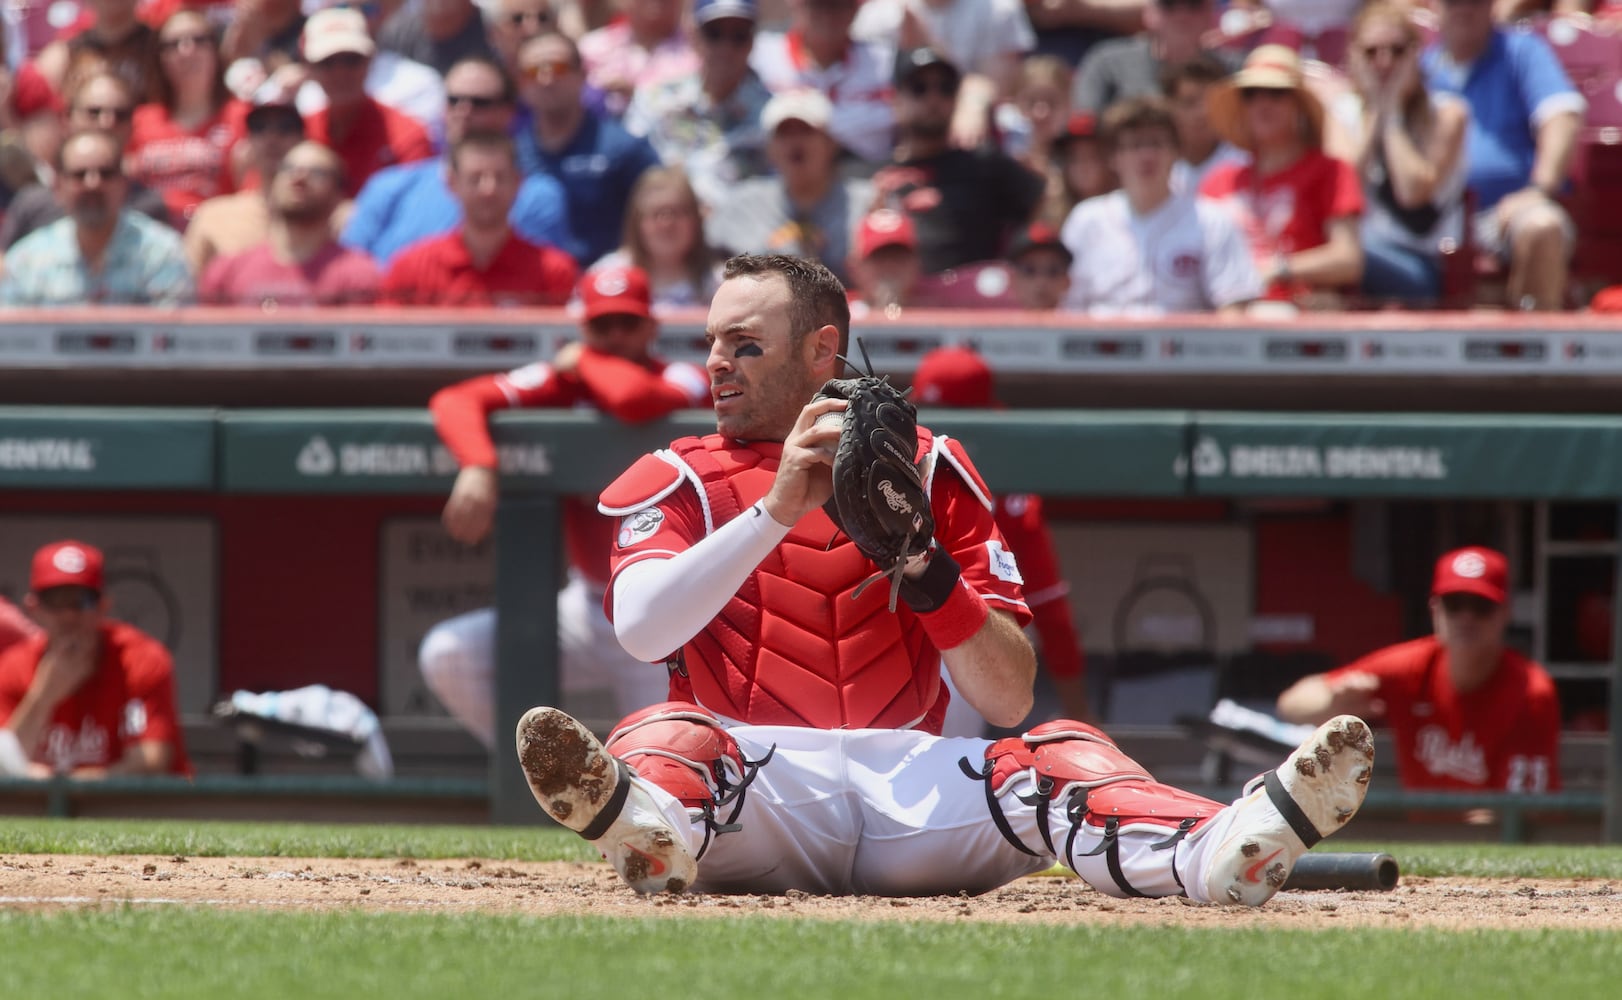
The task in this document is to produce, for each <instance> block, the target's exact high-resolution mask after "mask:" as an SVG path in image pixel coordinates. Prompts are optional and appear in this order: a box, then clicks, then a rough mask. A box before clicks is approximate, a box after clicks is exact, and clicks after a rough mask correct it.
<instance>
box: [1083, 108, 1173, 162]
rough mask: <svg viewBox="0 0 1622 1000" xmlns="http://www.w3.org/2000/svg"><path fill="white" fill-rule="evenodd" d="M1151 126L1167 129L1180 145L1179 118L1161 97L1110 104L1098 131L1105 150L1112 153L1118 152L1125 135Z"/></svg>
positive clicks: (1151, 127) (1168, 136)
mask: <svg viewBox="0 0 1622 1000" xmlns="http://www.w3.org/2000/svg"><path fill="white" fill-rule="evenodd" d="M1151 129H1159V130H1161V131H1163V132H1165V133H1166V137H1167V138H1168V139H1170V140H1171V144H1172V146H1173V147H1175V146H1176V145H1177V119H1176V118H1174V117H1172V113H1171V106H1170V105H1169V104H1167V103H1166V102H1165V101H1164V100H1163V99H1161V98H1159V97H1129V98H1127V99H1126V100H1124V101H1117V102H1116V103H1114V104H1112V105H1110V106H1109V110H1107V111H1105V112H1104V117H1103V120H1102V121H1100V122H1099V126H1098V134H1099V137H1100V138H1101V139H1102V140H1103V144H1104V152H1105V153H1106V154H1109V153H1114V152H1115V147H1116V145H1117V144H1118V143H1120V141H1121V136H1122V135H1123V134H1125V133H1127V132H1138V131H1148V130H1151Z"/></svg>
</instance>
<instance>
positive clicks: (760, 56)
mask: <svg viewBox="0 0 1622 1000" xmlns="http://www.w3.org/2000/svg"><path fill="white" fill-rule="evenodd" d="M857 2H858V0H791V4H792V7H791V9H792V11H793V18H792V20H791V21H790V25H789V29H788V30H787V31H784V32H763V33H762V34H761V35H760V37H759V38H758V39H756V41H755V49H754V54H753V56H752V57H751V61H752V62H753V64H754V67H755V71H756V72H757V73H759V74H760V78H761V79H762V80H764V81H765V83H766V86H767V87H768V88H769V89H770V90H771V92H772V93H774V94H780V93H782V92H784V91H786V90H798V89H800V88H802V87H811V88H813V89H815V90H820V91H822V93H823V94H825V95H827V97H828V100H830V101H832V102H833V106H834V114H833V118H832V119H831V123H830V125H829V132H830V133H831V134H832V135H833V137H834V138H835V139H837V140H839V145H840V146H842V147H844V148H845V149H847V150H849V151H850V152H851V153H853V154H855V155H856V156H857V157H858V158H860V159H862V160H865V161H867V162H868V163H883V162H884V161H885V160H888V159H889V158H890V151H891V149H892V148H893V146H894V143H895V136H894V130H895V109H894V108H893V107H892V105H891V101H890V98H891V90H892V79H893V74H894V63H893V61H892V50H889V49H886V48H884V47H883V46H882V45H875V44H873V43H872V42H862V41H855V40H853V39H852V38H851V35H850V30H851V24H852V22H854V21H855V20H856V6H857Z"/></svg>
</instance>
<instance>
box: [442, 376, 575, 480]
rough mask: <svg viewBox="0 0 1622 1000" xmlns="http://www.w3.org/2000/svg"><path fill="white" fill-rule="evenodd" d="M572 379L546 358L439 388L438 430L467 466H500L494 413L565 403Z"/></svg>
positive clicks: (448, 446) (570, 397) (568, 400)
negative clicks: (491, 420)
mask: <svg viewBox="0 0 1622 1000" xmlns="http://www.w3.org/2000/svg"><path fill="white" fill-rule="evenodd" d="M572 395H573V394H572V393H570V392H569V391H568V384H567V380H566V379H565V378H564V377H563V376H561V375H559V374H558V373H557V372H556V371H554V370H553V368H552V366H551V365H549V364H547V363H546V362H544V361H537V362H534V363H533V364H528V365H525V366H524V367H522V368H516V369H514V370H512V371H510V372H505V373H502V374H500V375H479V376H477V377H475V378H470V379H468V380H467V381H465V382H458V383H456V384H455V385H452V386H447V387H445V388H443V389H441V390H439V391H438V392H436V393H434V396H433V398H432V399H430V400H429V401H428V409H429V411H430V412H431V413H432V414H433V415H434V430H436V431H438V432H439V439H440V440H441V441H444V442H445V447H446V448H449V449H450V452H451V454H452V455H454V456H456V462H457V464H458V465H461V466H463V467H467V466H479V467H483V468H491V469H493V468H495V467H496V445H495V442H494V441H493V440H492V439H491V437H490V424H489V417H490V414H491V413H492V412H494V411H495V410H505V409H510V408H512V407H518V406H560V405H567V404H568V403H569V402H570V400H571V399H572Z"/></svg>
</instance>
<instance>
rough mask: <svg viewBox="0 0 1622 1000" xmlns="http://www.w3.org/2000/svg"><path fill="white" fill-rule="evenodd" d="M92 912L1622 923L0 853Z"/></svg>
mask: <svg viewBox="0 0 1622 1000" xmlns="http://www.w3.org/2000/svg"><path fill="white" fill-rule="evenodd" d="M103 905H136V906H165V905H190V906H225V907H236V908H248V909H253V908H267V909H269V908H277V909H280V908H344V909H363V910H372V911H379V912H384V911H392V912H400V911H413V912H446V913H466V912H481V913H504V914H523V915H532V916H562V915H580V914H587V913H590V914H594V915H615V916H629V917H660V916H683V917H690V916H695V915H714V916H740V915H743V914H764V915H768V916H775V917H790V918H794V917H798V918H813V919H828V920H846V919H868V920H953V921H959V920H979V921H996V922H1003V923H1080V922H1086V923H1090V924H1097V925H1136V924H1161V925H1165V924H1174V925H1180V926H1189V927H1218V926H1221V927H1268V926H1288V927H1308V928H1312V927H1331V926H1333V927H1346V926H1359V927H1421V926H1423V927H1439V928H1447V929H1455V930H1466V929H1477V928H1510V927H1513V928H1537V927H1569V928H1582V929H1587V930H1601V929H1604V930H1616V929H1619V928H1622V888H1619V887H1618V886H1617V885H1616V884H1615V883H1613V882H1610V881H1604V880H1598V879H1542V880H1535V879H1464V878H1411V877H1404V878H1403V879H1402V881H1401V883H1400V884H1399V885H1398V886H1397V888H1396V890H1395V891H1393V892H1389V893H1376V892H1358V893H1353V892H1289V893H1283V894H1280V895H1279V896H1278V897H1277V898H1275V899H1274V900H1273V901H1272V902H1271V903H1269V904H1268V905H1267V906H1265V907H1263V908H1262V909H1260V910H1254V911H1249V910H1244V911H1239V910H1233V909H1229V908H1226V907H1216V906H1203V905H1199V904H1195V903H1190V902H1188V901H1186V900H1181V899H1160V900H1146V899H1125V900H1123V899H1112V898H1110V897H1108V896H1104V895H1103V894H1101V893H1098V892H1093V891H1091V890H1090V889H1088V888H1087V887H1086V886H1084V885H1082V884H1081V883H1080V882H1078V881H1076V880H1074V879H1068V878H1054V877H1035V878H1027V879H1022V880H1020V881H1019V882H1016V883H1014V884H1013V885H1010V886H1007V887H1005V888H1002V889H999V890H997V891H996V892H991V893H987V894H986V895H983V896H976V897H973V898H968V897H934V898H928V899H881V898H875V897H830V896H811V895H807V894H803V893H791V894H789V895H786V896H775V897H774V896H702V895H688V896H654V897H639V896H637V895H635V894H634V893H632V892H631V891H630V890H629V889H627V888H625V886H624V885H623V884H622V883H621V882H620V881H619V879H618V878H617V877H616V876H615V875H614V873H613V871H612V870H611V869H610V868H608V866H606V865H603V864H577V863H566V862H551V863H523V862H517V863H514V862H505V861H503V862H487V861H477V860H458V861H415V860H411V859H407V858H401V859H393V860H374V859H367V860H342V859H332V858H308V859H293V858H187V857H139V856H119V857H83V856H74V855H0V906H3V907H6V908H44V909H54V908H61V907H76V906H103Z"/></svg>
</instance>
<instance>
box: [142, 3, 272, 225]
mask: <svg viewBox="0 0 1622 1000" xmlns="http://www.w3.org/2000/svg"><path fill="white" fill-rule="evenodd" d="M158 61H159V72H158V76H157V81H156V83H155V89H156V91H157V99H156V100H155V101H153V102H152V103H150V104H143V105H141V106H140V107H138V108H136V109H135V121H134V127H133V129H132V134H131V137H130V143H129V146H128V147H127V149H126V150H125V167H126V169H127V170H128V171H129V175H130V179H131V180H133V181H136V182H138V183H141V184H144V185H146V186H147V187H150V188H152V189H153V190H154V191H157V192H158V193H160V194H162V195H163V200H164V203H165V204H166V205H168V206H169V215H170V217H171V218H172V219H173V220H174V223H175V225H176V226H177V227H178V228H180V229H185V228H186V224H187V223H188V222H190V221H191V216H192V213H193V212H194V211H196V210H197V206H198V205H200V204H201V203H202V202H203V200H204V199H206V198H212V197H214V196H215V195H219V194H226V193H228V192H230V191H234V190H235V189H236V177H235V176H234V173H233V170H232V156H233V150H235V148H236V144H237V143H238V142H240V141H241V140H242V139H243V137H244V136H245V135H246V134H247V127H246V125H245V124H244V119H245V118H246V117H247V114H248V106H247V105H246V104H244V103H242V102H241V101H239V100H237V99H236V98H234V97H232V96H231V92H230V91H229V90H227V89H226V87H225V72H224V70H225V67H224V66H223V65H222V64H221V62H220V53H219V48H218V45H217V43H216V41H215V35H214V28H213V27H212V26H211V25H210V24H209V23H208V20H207V19H206V18H204V17H203V15H202V14H200V13H198V12H197V11H195V10H189V9H187V10H181V11H180V12H178V13H176V14H174V15H172V16H171V17H170V18H169V19H168V20H167V21H165V22H164V23H163V27H162V28H160V29H158Z"/></svg>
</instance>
